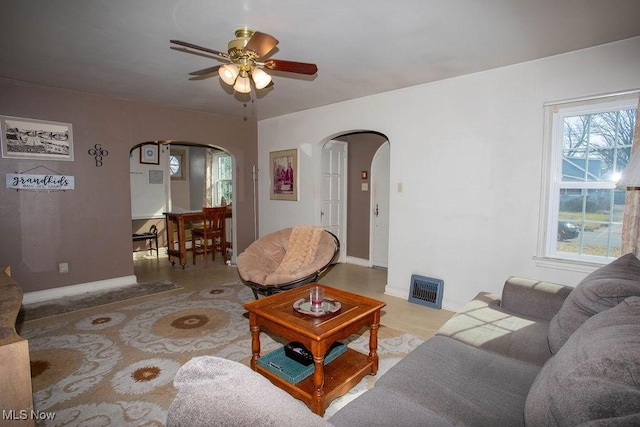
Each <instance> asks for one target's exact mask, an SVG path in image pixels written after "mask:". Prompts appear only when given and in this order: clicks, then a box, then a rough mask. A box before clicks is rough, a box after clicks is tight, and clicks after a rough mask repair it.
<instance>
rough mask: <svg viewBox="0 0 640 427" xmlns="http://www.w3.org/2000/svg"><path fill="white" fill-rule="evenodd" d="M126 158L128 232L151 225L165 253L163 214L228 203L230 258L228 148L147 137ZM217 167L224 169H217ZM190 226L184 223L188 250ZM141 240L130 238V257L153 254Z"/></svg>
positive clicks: (231, 224) (231, 223)
mask: <svg viewBox="0 0 640 427" xmlns="http://www.w3.org/2000/svg"><path fill="white" fill-rule="evenodd" d="M147 149H150V151H149V153H148V155H147V154H145V150H147ZM156 153H157V154H156ZM129 157H130V185H131V211H132V212H131V217H132V233H143V232H146V231H148V230H149V229H150V228H151V226H153V225H155V226H156V227H157V229H158V240H159V242H158V244H159V246H160V248H161V249H160V254H161V255H163V257H164V256H166V254H167V249H168V246H169V240H170V237H169V235H168V232H167V226H166V215H165V213H180V214H182V213H184V214H188V213H197V212H201V211H202V208H203V207H204V206H207V207H211V206H223V205H230V211H231V217H230V218H228V219H227V242H230V245H229V246H230V247H229V248H228V254H229V255H230V259H231V262H235V257H236V250H237V245H236V241H237V233H236V215H235V213H236V212H235V210H236V204H234V203H233V201H234V195H235V194H236V182H237V180H236V160H235V157H234V155H233V154H232V153H231V152H230V151H228V150H226V149H224V148H221V147H218V146H215V145H213V144H203V143H198V142H190V141H175V140H171V141H150V142H142V143H139V144H136V145H135V146H133V147H132V148H131V150H130V152H129ZM225 157H228V158H229V159H230V165H229V164H228V162H227V161H221V160H225V159H224V158H225ZM220 167H222V168H224V169H225V170H224V171H221V170H219V168H220ZM227 168H229V169H230V170H227ZM229 178H230V182H228V181H229ZM190 228H191V224H190V223H186V224H185V229H186V236H185V245H186V247H187V251H189V249H190V237H189V230H190ZM172 235H174V237H172V238H171V241H172V242H173V245H174V248H173V249H174V250H175V249H177V247H175V244H176V243H175V242H177V241H178V236H177V234H176V233H172ZM145 243H146V242H134V248H133V249H134V258H135V257H136V256H144V257H153V258H155V257H156V255H155V253H148V252H145V251H144V249H145V247H140V246H141V245H144V244H145ZM136 244H137V247H136ZM147 247H148V246H147ZM136 254H137V255H136ZM170 260H171V261H172V262H173V263H177V262H178V258H176V257H175V256H171V257H170ZM183 266H185V264H183Z"/></svg>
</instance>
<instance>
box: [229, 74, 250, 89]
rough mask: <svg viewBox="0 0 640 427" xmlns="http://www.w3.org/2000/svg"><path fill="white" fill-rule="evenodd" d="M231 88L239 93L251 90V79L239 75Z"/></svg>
mask: <svg viewBox="0 0 640 427" xmlns="http://www.w3.org/2000/svg"><path fill="white" fill-rule="evenodd" d="M233 89H234V90H235V91H236V92H240V93H249V92H251V80H249V77H247V76H240V77H238V78H237V79H236V84H234V85H233Z"/></svg>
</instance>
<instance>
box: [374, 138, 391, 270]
mask: <svg viewBox="0 0 640 427" xmlns="http://www.w3.org/2000/svg"><path fill="white" fill-rule="evenodd" d="M389 160H390V157H389V141H387V142H385V143H384V144H382V145H381V146H380V148H378V151H376V154H375V156H373V161H372V164H371V186H372V188H371V196H372V197H371V208H372V209H371V239H370V241H371V247H370V252H371V258H370V259H371V264H372V265H373V266H376V267H384V268H387V266H388V261H389V168H390V167H389V163H390V162H389Z"/></svg>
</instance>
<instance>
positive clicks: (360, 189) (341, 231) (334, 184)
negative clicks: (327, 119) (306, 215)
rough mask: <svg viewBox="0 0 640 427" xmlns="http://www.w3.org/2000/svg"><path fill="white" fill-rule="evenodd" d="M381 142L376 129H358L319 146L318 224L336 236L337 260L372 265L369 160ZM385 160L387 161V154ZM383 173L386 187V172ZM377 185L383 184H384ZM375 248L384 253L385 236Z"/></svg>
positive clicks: (384, 137) (386, 250) (370, 176)
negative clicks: (342, 157) (320, 147)
mask: <svg viewBox="0 0 640 427" xmlns="http://www.w3.org/2000/svg"><path fill="white" fill-rule="evenodd" d="M384 143H387V144H388V141H387V137H386V136H385V135H383V134H381V133H379V132H374V131H358V132H348V133H344V134H341V135H338V136H336V137H334V138H332V139H331V140H330V141H328V142H327V143H325V144H324V145H323V147H322V166H321V170H322V190H321V193H322V202H321V203H322V205H321V206H322V207H321V212H320V215H321V224H322V225H323V227H325V228H326V229H329V230H330V231H332V232H334V234H336V235H338V236H339V237H340V243H341V250H340V252H341V253H340V261H341V262H348V263H351V264H358V265H363V266H367V267H371V266H373V265H374V264H373V262H372V261H373V259H372V252H371V244H372V242H373V237H374V236H373V230H374V229H373V228H372V227H371V221H372V210H371V209H372V200H373V199H372V183H373V180H374V179H375V177H374V176H373V173H374V171H373V169H372V161H373V158H374V156H375V153H376V152H377V150H378V149H379V148H380V147H381V146H382V145H383V144H384ZM341 144H342V145H344V149H343V148H341ZM341 151H344V161H341V160H340V159H341V155H340V152H341ZM386 161H387V162H388V161H389V160H388V157H387V160H386ZM387 169H388V165H387ZM386 176H387V184H386V188H387V189H388V188H389V183H388V174H386ZM378 185H379V186H382V187H384V184H380V183H378ZM382 190H383V188H379V189H378V191H382ZM386 232H387V233H388V227H387V231H386ZM385 241H386V245H387V246H386V247H384V248H383V247H381V244H385V243H384V242H385ZM377 250H379V251H382V252H384V253H386V252H388V236H387V239H386V240H384V239H382V240H381V241H380V242H378V245H377ZM380 266H381V267H386V265H380Z"/></svg>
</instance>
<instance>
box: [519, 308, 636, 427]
mask: <svg viewBox="0 0 640 427" xmlns="http://www.w3.org/2000/svg"><path fill="white" fill-rule="evenodd" d="M525 422H526V424H527V425H532V426H543V425H561V426H575V425H579V424H580V425H582V423H587V422H593V423H594V424H597V425H640V297H630V298H627V299H626V300H625V301H623V302H622V303H620V304H618V305H617V306H616V307H614V308H611V309H609V310H606V311H604V312H601V313H599V314H596V315H594V316H593V317H591V318H589V319H588V320H586V321H585V322H584V324H583V325H582V326H581V327H580V328H579V329H578V330H577V331H576V332H575V333H574V334H573V335H572V336H571V337H570V338H569V340H568V341H567V342H566V344H565V345H564V346H563V347H562V349H561V350H560V351H559V352H558V354H556V355H555V356H553V357H552V358H551V359H550V360H549V361H548V362H547V363H546V364H545V365H544V366H543V368H542V370H541V371H540V373H539V374H538V376H537V377H536V380H535V381H534V383H533V385H532V386H531V390H530V391H529V396H528V397H527V402H526V404H525ZM589 425H591V424H589Z"/></svg>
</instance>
